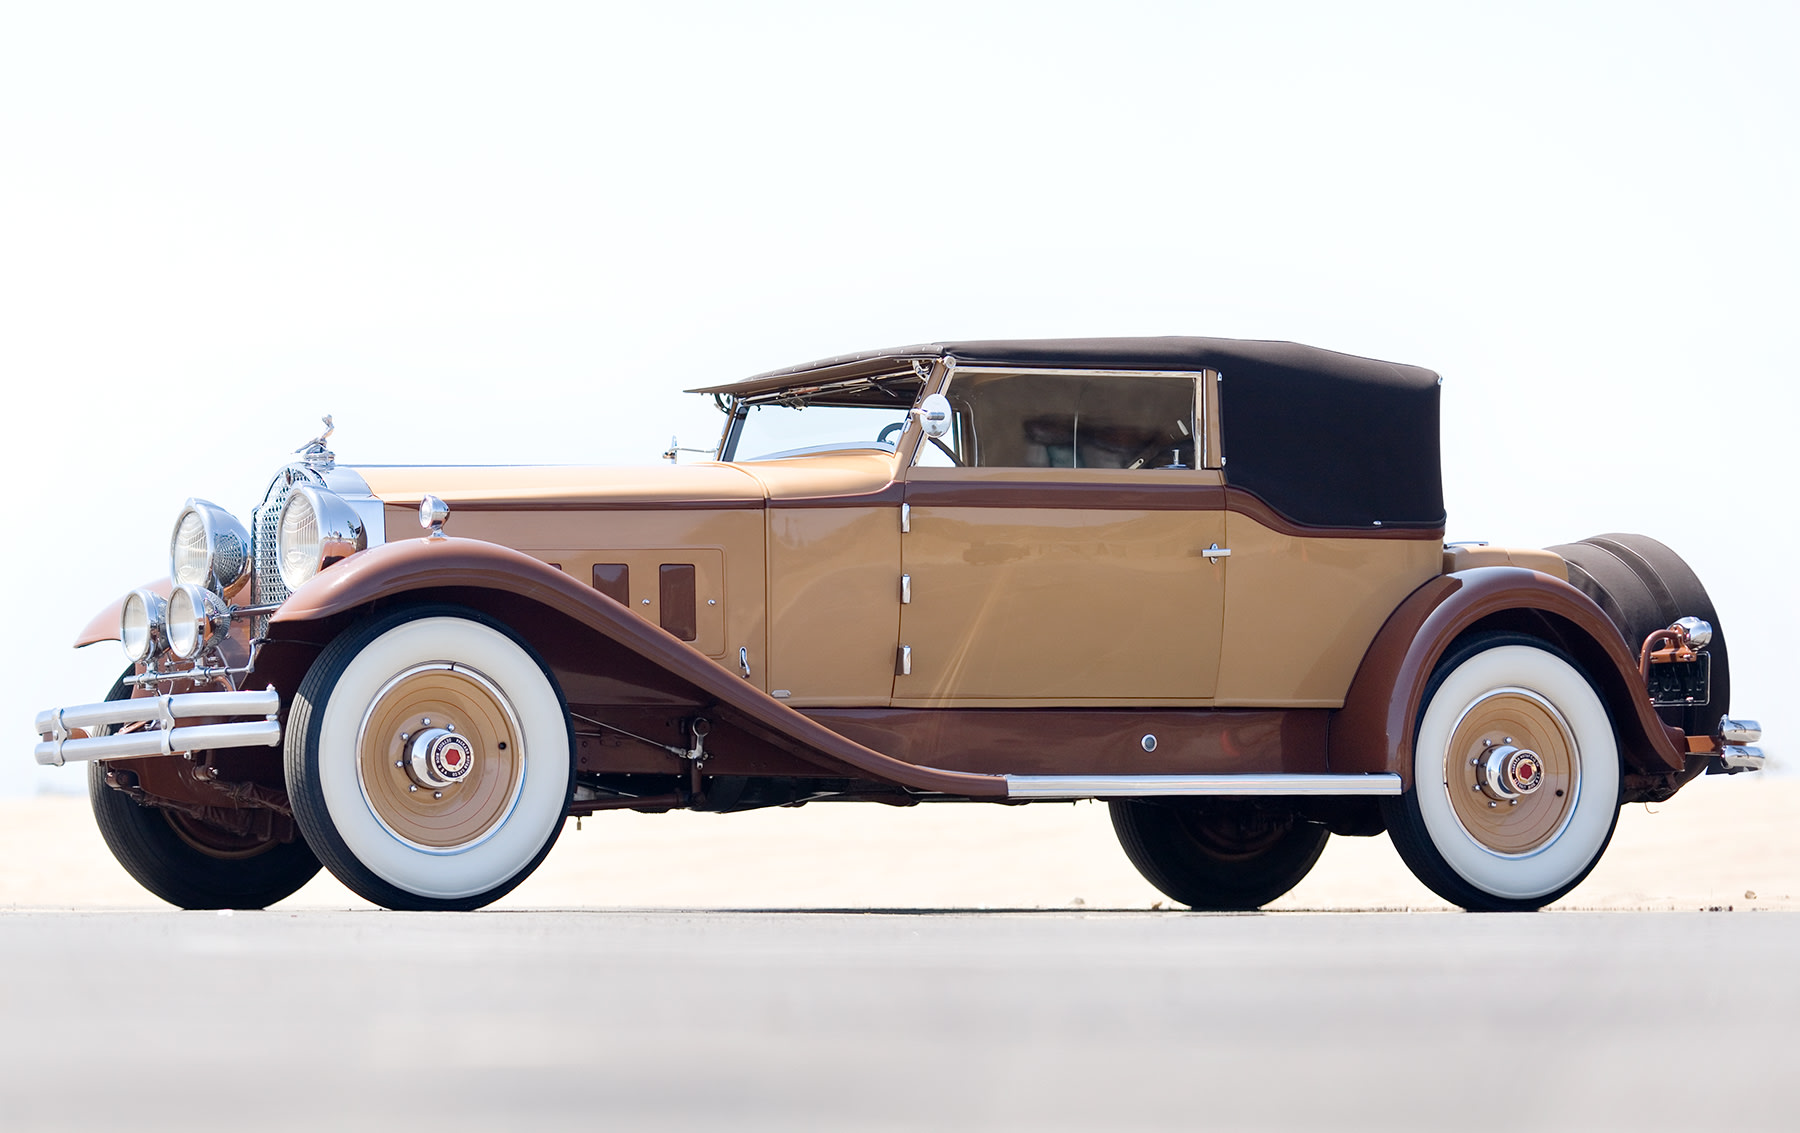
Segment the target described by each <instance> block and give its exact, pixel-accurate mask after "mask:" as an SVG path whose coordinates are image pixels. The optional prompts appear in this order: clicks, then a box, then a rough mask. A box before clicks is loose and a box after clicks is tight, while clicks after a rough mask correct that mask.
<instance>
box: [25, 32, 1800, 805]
mask: <svg viewBox="0 0 1800 1133" xmlns="http://www.w3.org/2000/svg"><path fill="white" fill-rule="evenodd" d="M1797 33H1800V8H1795V7H1793V6H1791V5H1780V4H1770V5H1743V4H1720V3H1707V4H1704V5H1702V4H1692V5H1666V4H1649V3H1642V2H1638V3H1629V4H1612V5H1567V4H1545V5H1532V4H1516V3H1515V4H1506V5H1493V6H1489V7H1478V6H1474V5H1463V4H1420V5H1401V4H1359V5H1354V6H1352V5H1343V4H1317V5H1311V4H1258V5H1246V4H1241V3H1239V4H1229V5H1224V4H1222V5H1218V6H1208V5H1203V4H1124V3H1115V4H1109V5H1056V4H1047V3H1031V4H1018V5H978V4H969V3H958V4H950V5H941V6H937V5H926V4H907V5H883V6H881V7H880V8H879V9H876V8H874V7H873V6H851V5H817V6H794V5H778V4H771V3H764V4H758V5H720V6H717V7H713V6H705V5H693V4H689V5H680V6H677V5H661V6H650V5H632V6H624V5H619V6H615V7H600V6H596V5H590V4H570V5H543V4H538V5H527V4H506V5H500V4H493V5H487V6H475V5H457V4H448V3H432V4H419V5H401V4H383V5H376V4H367V3H361V4H347V5H332V4H319V3H315V4H310V5H305V6H292V7H287V8H281V9H278V8H275V7H273V6H254V7H253V6H249V5H241V4H219V5H193V4H187V5H180V4H171V5H158V6H155V7H154V8H152V7H151V6H147V5H120V6H117V7H107V6H95V5H81V4H73V3H57V4H28V3H24V2H19V3H5V0H0V381H4V383H5V388H6V390H7V393H8V404H9V408H10V410H11V412H10V413H9V414H8V418H7V422H8V425H9V428H8V429H7V438H6V444H7V447H8V448H9V449H10V450H11V452H12V454H13V460H12V465H13V468H14V473H13V476H12V477H11V484H10V490H9V491H7V492H5V493H4V502H3V503H0V508H3V509H4V513H3V514H4V522H5V530H7V531H9V532H11V533H12V539H11V540H10V541H9V543H10V547H9V553H7V554H6V555H5V556H4V565H3V566H0V571H3V572H4V574H3V577H0V582H3V583H4V585H3V586H0V595H4V597H5V600H6V601H7V603H8V604H9V606H10V612H9V615H8V619H7V620H8V622H9V626H10V629H9V633H8V639H9V644H10V646H11V647H10V648H8V649H7V650H5V652H4V660H3V661H0V721H10V722H11V723H10V724H9V725H8V726H9V727H11V728H13V729H14V731H13V733H12V734H13V735H14V737H15V739H16V741H17V743H16V746H14V747H13V748H11V749H10V751H11V754H9V755H6V756H5V757H4V758H0V795H4V794H8V793H15V794H16V793H27V792H30V791H32V790H35V789H38V788H39V787H40V785H42V786H44V787H46V788H48V789H59V788H67V789H78V788H79V782H80V772H79V770H76V769H69V770H63V771H57V772H49V771H44V772H40V771H38V770H37V769H36V768H35V767H33V765H32V762H31V755H30V744H31V741H30V738H29V733H30V721H31V717H32V715H33V714H34V713H35V712H36V710H38V709H40V708H45V707H49V706H51V705H53V704H57V703H74V702H81V701H86V700H91V699H96V698H98V696H99V695H100V694H101V693H102V692H103V691H104V688H105V685H106V683H107V682H108V681H109V680H110V678H111V677H112V676H113V675H116V672H117V670H118V669H119V668H120V667H121V659H120V656H119V654H118V652H117V650H116V647H114V646H111V645H103V646H98V647H96V648H94V649H90V650H85V651H83V652H82V653H81V654H77V653H74V652H73V651H71V650H70V649H69V648H68V642H69V641H70V640H71V638H72V637H73V635H74V633H75V632H76V630H78V629H79V628H80V627H81V626H82V625H83V624H84V623H85V622H86V621H87V619H88V618H89V617H90V616H91V615H92V614H93V613H94V612H95V611H97V610H98V609H99V608H100V607H102V606H104V605H105V604H106V603H108V602H110V601H111V600H112V599H113V598H114V597H116V596H117V595H118V594H119V593H121V592H122V591H124V590H126V589H129V588H130V587H131V586H134V585H137V584H139V583H141V582H144V581H146V580H148V579H150V578H153V577H155V576H158V575H160V574H163V573H164V572H166V570H167V546H168V533H169V527H170V525H171V524H172V522H173V520H174V517H175V514H176V512H177V510H178V509H179V507H180V505H181V502H182V500H183V499H184V498H186V497H187V496H189V495H197V496H202V497H207V498H211V499H214V500H216V501H218V502H220V503H223V504H225V505H226V506H228V507H230V508H231V509H232V510H234V511H236V512H237V513H238V514H239V515H240V516H243V517H246V518H247V517H248V512H249V508H250V506H251V504H252V503H253V502H254V501H255V500H256V498H257V497H258V496H259V495H260V492H261V490H262V488H263V486H264V485H265V484H266V483H267V481H268V478H269V476H270V475H272V474H273V472H274V471H275V470H276V469H277V468H278V467H279V465H280V464H281V462H282V461H283V460H284V459H285V458H286V455H287V453H288V451H289V450H291V449H292V448H294V447H295V446H296V445H298V444H299V443H300V442H302V441H303V440H305V439H306V438H307V437H309V436H311V435H312V434H313V433H314V432H315V431H316V421H317V418H318V416H319V415H320V414H322V413H327V412H329V413H332V414H335V415H336V418H337V421H338V425H339V431H338V434H337V436H336V438H334V441H335V446H334V447H335V448H336V451H337V452H338V455H339V459H340V460H341V461H343V462H345V463H355V462H358V461H363V462H383V463H385V462H393V461H413V460H417V461H426V462H434V463H442V462H455V461H467V462H475V463H505V462H543V461H574V462H602V463H634V462H649V461H653V460H654V459H655V456H656V454H657V453H658V452H660V451H661V449H662V448H663V447H665V445H666V444H667V441H668V437H669V435H670V434H671V433H673V432H679V433H680V434H681V436H682V441H683V443H684V444H688V443H703V442H705V441H709V440H710V439H711V437H712V435H713V434H714V432H715V430H716V422H717V420H718V418H717V416H716V414H715V413H714V412H713V411H712V410H711V408H710V407H708V406H706V405H704V404H703V403H702V402H701V401H700V400H699V399H696V398H684V397H683V396H681V395H680V393H679V392H678V391H680V390H681V389H683V388H685V387H687V386H691V385H694V384H697V383H700V382H707V381H718V380H728V379H731V378H735V377H739V376H744V375H747V374H750V373H753V372H756V371H759V370H763V369H768V368H772V367H775V366H780V365H785V364H789V363H793V362H799V361H804V360H807V359H811V358H815V357H820V356H824V355H829V354H835V353H840V352H843V351H849V350H857V349H865V348H872V347H878V346H889V345H897V344H902V343H908V342H915V341H922V340H931V339H941V338H977V337H979V338H989V337H1013V336H1021V337H1023V336H1065V335H1113V334H1203V335H1224V336H1241V337H1259V338H1286V339H1294V340H1297V341H1301V342H1307V343H1311V344H1314V345H1318V346H1325V347H1330V348H1333V349H1338V350H1346V351H1351V352H1354V353H1360V354H1368V355H1372V356H1375V357H1380V358H1386V359H1391V360H1395V361H1401V362H1410V363H1416V364H1419V365H1423V366H1428V367H1431V368H1433V369H1436V370H1438V371H1439V372H1440V373H1442V374H1443V375H1444V377H1445V387H1444V390H1445V396H1444V410H1445V415H1444V443H1445V450H1446V476H1445V491H1446V497H1447V499H1448V503H1449V508H1450V531H1451V534H1450V537H1451V538H1486V539H1492V540H1495V541H1501V542H1511V543H1517V544H1527V545H1544V544H1548V543H1555V542H1562V541H1567V540H1571V539H1575V538H1580V537H1582V536H1585V535H1591V534H1595V533H1598V532H1602V531H1619V530H1624V531H1641V532H1644V533H1646V534H1650V535H1653V536H1656V537H1658V538H1661V539H1662V540H1663V541H1665V542H1667V543H1670V544H1671V545H1673V546H1675V547H1676V548H1677V549H1678V550H1680V551H1681V552H1682V553H1683V554H1684V555H1685V556H1686V557H1687V558H1688V560H1689V562H1691V563H1692V564H1693V565H1694V566H1695V567H1696V568H1697V569H1698V570H1699V572H1700V575H1701V577H1702V578H1703V579H1704V580H1705V581H1706V583H1707V585H1708V587H1709V589H1710V590H1711V592H1712V595H1713V598H1714V600H1715V602H1716V604H1717V605H1718V607H1719V609H1720V613H1721V621H1722V622H1723V624H1724V627H1725V629H1726V632H1727V633H1728V634H1729V636H1730V640H1731V646H1732V660H1733V681H1734V684H1735V688H1736V695H1735V696H1734V697H1733V708H1734V710H1736V711H1737V712H1738V713H1740V714H1747V715H1752V716H1759V717H1760V718H1761V719H1763V721H1764V723H1765V724H1766V725H1769V726H1771V728H1772V732H1771V745H1770V746H1771V747H1772V748H1773V749H1774V750H1776V752H1777V754H1778V755H1779V754H1780V751H1781V750H1782V749H1783V748H1784V747H1785V746H1786V744H1785V743H1784V740H1783V736H1785V735H1786V734H1787V733H1786V732H1784V731H1783V730H1782V727H1783V723H1784V721H1785V720H1787V719H1788V718H1790V717H1791V713H1790V712H1789V711H1788V708H1789V707H1790V705H1791V704H1792V695H1791V690H1793V689H1794V688H1796V687H1800V662H1796V660H1795V659H1794V655H1793V650H1792V643H1793V642H1795V641H1797V640H1800V613H1797V608H1796V607H1797V603H1796V600H1795V597H1794V578H1795V570H1794V567H1793V566H1792V565H1791V564H1792V563H1793V562H1795V561H1796V560H1797V559H1800V536H1797V535H1796V505H1795V503H1794V496H1795V488H1796V485H1797V483H1800V476H1796V474H1795V472H1794V470H1793V469H1794V463H1793V461H1794V457H1793V455H1792V452H1791V450H1792V449H1793V447H1794V444H1795V436H1796V434H1795V425H1796V423H1797V421H1800V395H1796V392H1795V383H1794V381H1793V377H1792V374H1793V364H1792V362H1791V361H1790V359H1789V354H1790V348H1788V347H1784V346H1782V345H1781V343H1782V342H1783V341H1784V339H1785V335H1786V333H1787V332H1788V331H1789V329H1790V328H1791V326H1792V324H1793V321H1794V314H1793V312H1794V311H1795V310H1796V309H1797V308H1800V283H1797V278H1800V222H1797V221H1796V219H1795V213H1796V210H1795V207H1794V201H1795V200H1796V199H1797V197H1800V193H1797V192H1796V182H1797V180H1800V141H1797V140H1796V129H1795V123H1796V121H1800V114H1797V112H1800V97H1797V96H1800V79H1797V78H1796V73H1797V69H1796V68H1795V67H1794V66H1793V59H1794V58H1795V56H1796V51H1797V49H1800V34H1797ZM1788 730H1789V731H1791V730H1792V725H1791V724H1789V725H1788Z"/></svg>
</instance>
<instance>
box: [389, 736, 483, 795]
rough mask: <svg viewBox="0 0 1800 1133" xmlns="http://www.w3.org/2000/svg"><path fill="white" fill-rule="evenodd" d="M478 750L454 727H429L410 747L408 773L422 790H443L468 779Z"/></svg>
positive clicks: (413, 739) (413, 740) (408, 749)
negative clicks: (428, 788) (427, 788)
mask: <svg viewBox="0 0 1800 1133" xmlns="http://www.w3.org/2000/svg"><path fill="white" fill-rule="evenodd" d="M473 766H475V749H474V747H473V745H471V744H470V743H469V741H468V739H466V738H465V737H463V736H460V735H458V734H457V733H456V732H455V731H454V730H453V729H450V728H426V729H425V730H423V731H421V732H420V733H419V734H418V735H416V736H414V737H413V738H412V741H411V743H410V744H408V745H407V768H406V769H407V771H408V772H409V773H410V774H411V775H412V778H413V781H414V782H416V783H417V784H419V786H421V787H430V788H432V789H433V790H440V791H441V790H443V789H444V788H445V787H451V786H455V785H456V784H457V783H460V782H462V781H463V779H465V778H467V777H468V774H469V769H470V768H471V767H473Z"/></svg>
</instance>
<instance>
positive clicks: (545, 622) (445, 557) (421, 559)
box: [269, 538, 1006, 798]
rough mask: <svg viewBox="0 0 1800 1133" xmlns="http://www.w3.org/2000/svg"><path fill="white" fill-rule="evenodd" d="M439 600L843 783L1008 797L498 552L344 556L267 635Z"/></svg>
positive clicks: (467, 547)
mask: <svg viewBox="0 0 1800 1133" xmlns="http://www.w3.org/2000/svg"><path fill="white" fill-rule="evenodd" d="M443 600H449V601H455V602H458V603H460V604H463V605H466V606H470V607H472V608H474V609H476V610H479V611H481V612H483V613H487V614H490V615H491V616H494V617H496V618H498V619H500V620H501V621H503V622H505V623H506V624H507V625H508V626H509V627H510V628H511V629H512V630H513V631H514V632H515V633H517V634H518V635H519V636H521V637H523V638H524V639H525V640H527V641H528V642H530V643H531V644H532V646H533V647H534V648H536V649H537V650H538V651H539V652H540V653H541V654H542V655H544V656H545V657H546V658H547V659H549V660H550V661H551V664H552V667H558V666H557V664H556V659H557V658H559V657H571V656H577V655H585V656H587V657H589V658H598V660H597V661H596V662H595V665H596V666H597V667H598V668H599V669H600V670H603V671H601V672H599V673H598V674H597V677H598V680H599V681H600V682H601V683H602V684H605V682H606V679H607V674H606V671H610V672H611V673H614V674H619V675H620V676H622V677H628V679H629V689H630V692H631V694H632V695H633V696H641V695H650V696H655V697H659V698H667V699H668V700H669V701H670V702H685V703H690V704H693V705H695V706H697V707H698V708H699V709H700V710H702V711H704V712H706V713H707V714H708V715H709V716H711V717H714V718H715V719H714V722H715V724H720V723H723V724H726V725H728V726H732V727H736V728H738V729H741V730H742V731H744V732H746V733H748V734H750V735H752V736H755V737H757V738H759V739H762V740H764V741H766V742H770V743H774V744H776V745H777V746H779V747H782V748H785V749H787V750H789V751H790V752H792V753H794V754H796V755H799V756H801V757H802V758H803V759H806V760H807V761H809V762H810V763H814V764H818V765H820V766H821V767H824V768H827V769H832V770H837V771H839V773H841V774H847V775H850V776H852V777H855V778H868V779H875V780H879V781H881V782H886V783H895V784H899V785H901V786H904V787H909V788H913V789H915V790H920V791H930V792H935V793H943V794H950V795H959V796H965V797H971V798H1004V797H1005V795H1006V781H1005V779H1004V778H1003V777H1001V776H997V775H981V774H974V773H970V772H963V771H946V770H942V769H939V768H933V767H922V766H919V765H917V764H913V763H907V762H905V761H904V760H899V759H894V758H892V757H890V756H887V755H883V754H882V753H880V752H878V751H875V750H873V749H872V748H867V747H864V746H863V745H861V744H858V743H855V742H853V741H851V740H849V739H846V738H845V737H844V736H842V735H840V734H839V733H837V732H834V731H832V730H831V729H829V728H827V727H825V726H824V725H822V724H819V723H817V722H816V721H814V720H811V719H809V718H807V717H806V716H803V715H801V714H800V713H799V712H796V711H794V710H793V709H792V708H789V707H788V706H787V705H785V704H783V703H781V702H780V701H779V700H776V699H775V698H774V697H772V696H770V695H769V694H768V693H765V692H763V691H762V690H761V689H759V688H757V687H756V686H755V685H753V684H751V683H750V682H749V681H747V680H744V679H743V678H742V677H740V676H738V675H737V674H736V673H734V672H731V671H729V670H727V669H724V668H722V667H720V666H719V664H718V663H717V662H715V661H713V660H711V659H710V658H708V657H707V656H706V655H705V654H703V653H701V652H699V651H698V650H696V649H694V648H693V647H692V646H690V645H688V644H687V643H685V642H683V641H681V640H680V639H679V638H676V637H675V636H674V635H672V634H670V633H668V632H666V631H665V630H663V629H662V628H661V627H659V626H655V625H652V624H650V623H649V622H647V621H645V620H644V619H643V618H641V617H639V616H637V615H636V614H634V613H632V612H631V611H630V610H628V609H626V608H625V607H624V606H622V605H620V604H619V603H618V602H616V601H614V600H613V599H612V598H609V597H607V596H606V595H605V594H602V593H601V592H600V591H598V590H595V589H594V588H592V587H589V586H583V585H582V584H581V583H579V582H577V581H575V580H574V579H572V578H570V577H569V576H568V575H566V574H564V573H563V572H562V571H560V570H557V569H556V568H554V567H552V566H549V565H547V564H545V563H543V562H540V561H538V560H537V559H534V558H532V557H530V556H529V555H526V554H523V553H521V552H519V551H515V550H513V549H511V548H510V547H503V546H501V545H499V544H496V543H487V542H482V541H480V540H475V539H451V538H437V539H407V540H402V541H399V542H394V543H388V544H384V545H382V546H380V547H374V548H371V549H369V550H367V551H362V552H360V553H358V554H355V555H352V556H351V557H349V558H347V559H345V560H344V561H343V562H340V563H338V564H337V565H335V566H333V567H331V568H330V569H329V570H325V571H321V572H320V573H319V574H318V575H316V576H314V577H313V578H312V579H311V580H310V581H308V582H307V583H306V584H305V585H304V586H301V587H300V588H299V589H298V590H296V591H294V593H293V594H292V595H291V596H290V597H289V598H288V600H287V601H286V602H285V603H283V604H282V607H281V609H280V610H278V611H276V612H275V614H274V616H273V617H272V618H271V619H270V625H269V636H270V637H271V638H273V639H276V640H278V641H279V640H286V641H288V642H293V643H312V644H322V643H323V642H324V641H327V640H329V639H330V638H331V637H333V636H335V635H336V633H337V632H338V631H339V630H340V629H341V628H342V626H344V625H346V624H348V623H349V622H350V621H351V620H354V619H355V618H357V617H359V616H361V615H362V614H363V613H366V612H367V611H368V610H369V609H370V608H371V607H375V606H383V607H391V606H392V605H393V604H394V603H395V602H397V601H443ZM272 648H273V646H272ZM620 687H621V688H623V687H624V685H623V684H621V685H620ZM567 691H568V690H565V692H567ZM571 699H577V698H574V697H571ZM622 703H630V701H622ZM715 735H716V732H715Z"/></svg>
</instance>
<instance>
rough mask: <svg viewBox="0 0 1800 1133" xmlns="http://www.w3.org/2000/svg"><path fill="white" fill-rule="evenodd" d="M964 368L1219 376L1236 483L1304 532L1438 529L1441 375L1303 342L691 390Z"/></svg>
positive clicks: (979, 358)
mask: <svg viewBox="0 0 1800 1133" xmlns="http://www.w3.org/2000/svg"><path fill="white" fill-rule="evenodd" d="M945 355H950V356H952V357H954V358H955V359H956V361H957V364H958V365H962V366H970V365H981V366H1029V367H1056V368H1065V367H1066V368H1071V369H1109V370H1215V371H1217V372H1218V373H1219V374H1220V376H1221V381H1220V384H1219V397H1220V410H1219V416H1220V426H1221V429H1222V431H1223V440H1224V445H1223V447H1224V456H1225V461H1226V465H1225V478H1226V481H1227V483H1229V484H1231V485H1233V486H1235V487H1239V488H1243V489H1244V490H1246V491H1249V492H1251V493H1253V494H1255V495H1256V496H1258V497H1260V498H1261V499H1262V500H1263V501H1264V502H1265V503H1267V504H1268V505H1269V506H1270V507H1272V508H1274V509H1275V510H1276V511H1277V512H1280V513H1281V514H1282V515H1284V516H1286V517H1287V518H1288V519H1291V520H1293V521H1295V522H1296V523H1302V524H1307V525H1312V526H1325V527H1363V528H1373V527H1401V528H1420V529H1441V528H1442V527H1443V526H1444V519H1445V515H1444V495H1443V483H1442V478H1441V471H1440V467H1439V460H1440V456H1439V447H1438V387H1439V384H1440V379H1439V378H1438V376H1437V374H1435V373H1433V372H1432V371H1430V370H1427V369H1423V368H1422V367H1419V366H1406V365H1401V364H1399V363H1396V362H1382V361H1378V360H1376V359H1373V358H1362V357H1358V356H1356V355H1354V354H1340V353H1338V352H1336V351H1333V350H1321V349H1319V348H1318V347H1315V346H1302V345H1301V344H1299V343H1297V342H1272V341H1260V340H1254V339H1235V338H1186V337H1168V338H1042V339H1014V340H1004V339H995V340H986V341H973V342H933V343H925V344H921V345H918V346H906V347H899V348H897V349H892V350H872V351H866V352H864V353H860V354H844V355H840V356H838V357H836V358H826V359H822V360H820V361H817V362H809V363H807V364H805V365H801V366H790V367H788V368H786V369H782V370H772V371H770V372H769V373H766V374H758V375H757V376H755V377H753V378H748V379H746V380H744V381H741V382H732V383H730V384H728V385H719V386H707V387H704V388H702V389H697V390H692V391H690V392H693V393H721V394H731V395H733V396H737V397H751V396H755V395H756V394H760V393H769V392H773V391H775V390H780V389H786V388H789V387H792V386H796V385H816V384H823V383H829V382H832V381H837V380H842V379H847V378H855V377H861V376H864V375H869V374H879V373H891V372H893V371H895V370H899V369H904V368H905V367H906V366H908V365H910V364H911V363H912V362H913V361H914V360H936V359H938V358H940V357H943V356H945Z"/></svg>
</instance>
